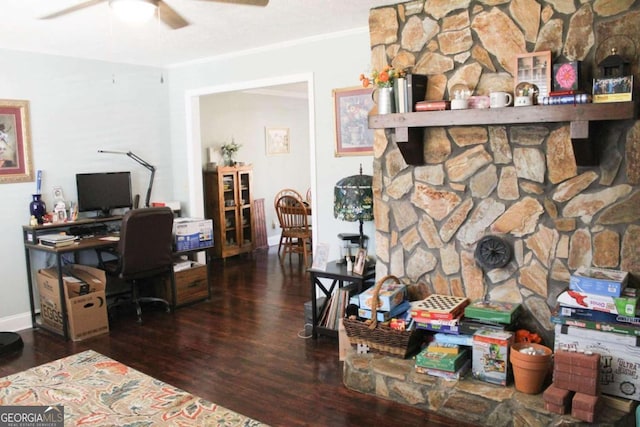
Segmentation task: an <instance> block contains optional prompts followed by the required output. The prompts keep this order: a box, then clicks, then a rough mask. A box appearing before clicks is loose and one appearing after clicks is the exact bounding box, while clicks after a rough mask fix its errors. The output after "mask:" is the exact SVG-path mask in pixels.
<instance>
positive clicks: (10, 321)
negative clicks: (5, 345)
mask: <svg viewBox="0 0 640 427" xmlns="http://www.w3.org/2000/svg"><path fill="white" fill-rule="evenodd" d="M30 328H31V313H30V312H26V313H20V314H15V315H13V316H6V317H0V331H5V332H16V331H22V330H24V329H30Z"/></svg>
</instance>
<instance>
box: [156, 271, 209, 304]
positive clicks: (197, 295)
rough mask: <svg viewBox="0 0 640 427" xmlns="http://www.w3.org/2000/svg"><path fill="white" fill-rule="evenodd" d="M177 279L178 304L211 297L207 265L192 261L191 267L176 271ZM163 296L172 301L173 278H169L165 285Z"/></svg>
mask: <svg viewBox="0 0 640 427" xmlns="http://www.w3.org/2000/svg"><path fill="white" fill-rule="evenodd" d="M174 275H175V280H176V306H180V305H185V304H189V303H192V302H196V301H202V300H205V299H207V298H209V276H208V274H207V265H206V264H199V263H197V262H194V261H192V262H191V267H189V268H186V269H184V270H180V271H176V272H174ZM163 293H164V295H163V298H165V299H166V300H167V301H171V280H170V279H169V278H167V279H166V280H165V282H164V287H163Z"/></svg>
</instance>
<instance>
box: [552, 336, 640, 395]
mask: <svg viewBox="0 0 640 427" xmlns="http://www.w3.org/2000/svg"><path fill="white" fill-rule="evenodd" d="M559 349H568V350H572V349H573V350H577V351H580V350H584V351H592V352H593V353H597V354H599V355H600V390H601V391H602V392H603V393H606V394H611V395H614V396H618V397H624V398H625V399H632V400H640V387H639V386H638V377H639V376H640V347H634V346H629V345H622V344H617V343H613V342H610V341H604V340H597V339H590V338H584V337H577V336H574V335H572V330H567V333H566V334H565V333H562V325H556V326H555V351H557V350H559Z"/></svg>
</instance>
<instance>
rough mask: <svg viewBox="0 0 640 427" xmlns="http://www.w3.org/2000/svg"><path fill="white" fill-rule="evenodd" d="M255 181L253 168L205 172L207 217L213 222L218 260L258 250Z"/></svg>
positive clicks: (214, 252) (244, 167)
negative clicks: (254, 221) (254, 214)
mask: <svg viewBox="0 0 640 427" xmlns="http://www.w3.org/2000/svg"><path fill="white" fill-rule="evenodd" d="M252 178H253V169H252V167H251V166H218V168H216V170H215V171H205V172H204V201H205V215H206V217H207V218H211V219H213V256H214V257H216V258H227V257H230V256H234V255H238V254H242V253H247V252H251V251H253V249H254V248H255V228H254V225H253V188H252Z"/></svg>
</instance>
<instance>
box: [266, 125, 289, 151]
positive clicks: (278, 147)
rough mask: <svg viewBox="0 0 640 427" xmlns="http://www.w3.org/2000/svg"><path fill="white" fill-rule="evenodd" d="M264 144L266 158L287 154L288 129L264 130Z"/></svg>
mask: <svg viewBox="0 0 640 427" xmlns="http://www.w3.org/2000/svg"><path fill="white" fill-rule="evenodd" d="M265 143H266V151H267V156H275V155H278V154H289V150H290V147H289V144H290V141H289V128H266V131H265Z"/></svg>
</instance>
